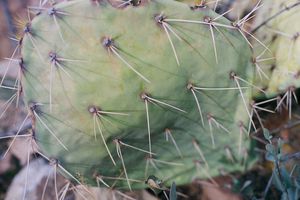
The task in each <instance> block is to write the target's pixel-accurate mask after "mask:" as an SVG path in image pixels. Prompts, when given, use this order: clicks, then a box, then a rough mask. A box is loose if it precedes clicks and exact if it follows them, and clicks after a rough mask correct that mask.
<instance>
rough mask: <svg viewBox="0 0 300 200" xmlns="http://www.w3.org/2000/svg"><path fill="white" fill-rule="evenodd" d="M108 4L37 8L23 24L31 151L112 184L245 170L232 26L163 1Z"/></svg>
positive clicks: (238, 54)
mask: <svg viewBox="0 0 300 200" xmlns="http://www.w3.org/2000/svg"><path fill="white" fill-rule="evenodd" d="M109 2H110V3H107V2H104V1H82V0H75V1H70V2H63V3H60V4H57V5H54V6H53V7H51V8H47V9H46V8H43V9H40V10H41V11H40V12H39V13H38V14H37V15H36V16H35V17H34V19H33V20H32V21H31V20H30V21H29V22H28V23H27V24H26V25H25V27H24V29H23V34H24V37H23V38H22V40H21V43H22V67H23V77H22V90H21V91H22V92H23V94H24V99H25V102H26V104H27V106H28V111H29V114H28V115H27V117H28V118H31V120H32V126H33V129H32V133H31V135H30V137H31V140H32V144H36V148H37V151H38V153H39V154H40V155H41V156H42V157H44V158H45V159H47V160H49V162H50V164H52V165H53V167H55V168H57V169H58V170H59V171H60V172H62V173H63V174H64V175H65V176H66V177H68V178H69V179H70V180H72V181H73V182H76V183H78V184H90V185H94V186H96V185H97V184H98V185H99V184H104V185H105V186H107V187H111V186H112V185H113V187H116V188H118V189H139V188H144V187H147V185H146V184H144V182H145V180H146V179H147V177H149V175H155V176H157V177H160V179H162V180H164V182H165V183H166V185H171V183H172V182H173V181H174V182H176V185H181V184H184V183H188V182H191V181H192V180H193V179H194V178H196V177H201V178H207V179H212V178H211V177H213V176H216V175H218V174H219V172H220V171H223V172H231V171H241V170H243V169H245V167H247V165H248V164H249V163H251V162H252V161H253V159H249V156H248V153H249V147H250V141H249V140H248V139H247V133H248V130H247V129H248V128H247V127H248V126H249V117H250V116H251V113H250V111H249V109H248V106H249V99H250V98H251V92H252V75H253V69H254V68H253V67H252V62H251V59H250V58H251V50H250V48H249V45H248V43H247V41H246V40H245V38H244V37H243V35H242V34H241V30H240V29H239V27H237V24H235V25H232V24H231V23H230V22H229V21H228V20H226V19H225V18H223V16H222V15H218V14H216V13H214V12H213V11H211V10H210V9H209V8H200V7H195V8H193V9H191V8H190V7H189V6H188V5H186V4H183V3H179V2H175V1H171V0H156V1H146V0H145V1H139V2H134V3H133V4H131V3H130V2H131V1H124V2H119V1H109ZM19 89H20V88H19Z"/></svg>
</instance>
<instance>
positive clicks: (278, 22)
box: [256, 0, 300, 96]
mask: <svg viewBox="0 0 300 200" xmlns="http://www.w3.org/2000/svg"><path fill="white" fill-rule="evenodd" d="M297 2H298V1H296V0H295V1H289V2H283V1H281V0H275V1H264V2H263V4H264V7H263V8H262V9H261V10H260V11H259V12H258V16H257V19H256V24H257V25H258V24H260V23H262V22H263V21H264V20H266V19H268V18H269V17H271V16H273V15H275V14H277V13H278V12H279V11H281V10H284V9H285V7H288V6H291V5H293V4H295V3H297ZM299 12H300V7H299V6H296V7H293V8H292V9H290V10H289V9H287V10H286V11H284V12H282V13H281V14H280V15H278V16H277V17H274V19H273V20H271V21H270V22H268V23H267V25H266V26H264V27H262V28H261V29H259V31H257V33H256V35H257V37H258V38H259V39H260V40H261V41H262V42H263V43H265V44H268V45H269V49H270V50H271V53H272V54H273V55H272V56H273V57H274V59H273V60H270V61H268V62H264V65H262V69H263V70H264V71H265V73H266V74H267V75H268V76H269V80H267V79H264V80H260V79H259V78H257V80H256V82H257V85H261V86H262V87H264V88H266V92H267V95H268V96H274V95H276V94H280V93H283V92H285V91H288V90H290V89H291V87H292V88H298V87H300V79H299V72H300V57H299V54H300V40H299V34H300V30H299V28H300V22H299V20H298V19H299V16H300V15H299ZM267 57H269V58H270V55H267V53H266V57H265V58H267Z"/></svg>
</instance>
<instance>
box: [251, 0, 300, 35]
mask: <svg viewBox="0 0 300 200" xmlns="http://www.w3.org/2000/svg"><path fill="white" fill-rule="evenodd" d="M298 5H300V2H297V3H294V4H292V5H290V6H287V7H285V8H284V9H282V10H280V11H279V12H277V13H275V14H274V15H272V16H271V17H269V18H268V19H266V20H265V21H263V22H262V23H261V24H259V25H258V26H257V27H256V28H254V29H253V30H252V31H251V33H252V34H253V33H255V32H256V31H258V30H259V29H260V28H261V27H263V26H265V25H266V24H267V23H268V22H270V21H271V20H273V19H275V18H276V17H278V16H279V15H281V14H282V13H284V12H285V11H289V10H291V9H293V8H295V7H297V6H298Z"/></svg>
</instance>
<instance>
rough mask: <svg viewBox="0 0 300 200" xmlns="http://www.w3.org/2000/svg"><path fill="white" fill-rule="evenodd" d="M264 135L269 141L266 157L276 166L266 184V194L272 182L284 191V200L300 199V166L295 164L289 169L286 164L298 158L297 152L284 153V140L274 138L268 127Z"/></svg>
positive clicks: (282, 196)
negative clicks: (291, 153)
mask: <svg viewBox="0 0 300 200" xmlns="http://www.w3.org/2000/svg"><path fill="white" fill-rule="evenodd" d="M264 137H265V139H266V140H267V141H268V144H266V151H267V153H266V159H267V160H268V161H271V162H272V163H273V166H274V167H273V172H272V175H271V178H270V180H269V184H268V185H267V186H266V190H265V196H266V195H267V193H268V191H269V188H270V186H271V184H272V185H274V186H275V187H276V188H277V189H278V190H279V191H280V192H281V193H282V195H281V199H282V200H297V199H299V197H300V196H299V191H300V179H299V172H300V171H299V167H298V165H297V164H295V165H294V167H293V168H292V170H288V168H287V165H286V164H287V162H288V161H289V160H291V159H292V158H293V157H294V158H296V157H297V154H294V155H284V154H283V153H282V147H283V144H284V142H283V141H282V140H281V139H280V138H278V139H275V140H274V138H273V137H272V135H271V134H270V133H269V131H268V130H267V129H264Z"/></svg>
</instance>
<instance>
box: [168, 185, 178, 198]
mask: <svg viewBox="0 0 300 200" xmlns="http://www.w3.org/2000/svg"><path fill="white" fill-rule="evenodd" d="M170 200H177V193H176V184H175V182H173V183H172V186H171V191H170Z"/></svg>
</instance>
